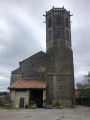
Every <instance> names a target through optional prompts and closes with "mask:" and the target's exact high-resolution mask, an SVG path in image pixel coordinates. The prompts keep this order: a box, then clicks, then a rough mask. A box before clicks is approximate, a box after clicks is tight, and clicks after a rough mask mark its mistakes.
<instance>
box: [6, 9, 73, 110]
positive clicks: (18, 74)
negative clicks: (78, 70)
mask: <svg viewBox="0 0 90 120" xmlns="http://www.w3.org/2000/svg"><path fill="white" fill-rule="evenodd" d="M70 16H71V15H70V11H67V10H66V9H65V8H64V7H63V8H54V7H53V8H52V9H51V10H49V11H48V12H46V14H45V17H46V53H44V52H42V51H40V52H38V53H37V54H34V55H33V56H31V57H29V58H27V59H25V60H23V61H21V62H19V68H18V69H16V70H14V71H12V74H11V83H10V86H9V87H8V88H9V89H10V98H11V101H12V105H13V107H25V106H26V105H28V104H29V102H30V101H35V102H36V103H37V107H39V108H42V107H43V106H44V105H45V101H46V103H47V104H49V102H51V103H52V105H53V106H55V105H56V102H57V101H62V103H63V106H68V107H70V106H71V104H72V101H74V99H75V93H74V89H75V88H74V68H73V51H72V47H71V21H70Z"/></svg>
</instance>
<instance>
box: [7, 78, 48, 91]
mask: <svg viewBox="0 0 90 120" xmlns="http://www.w3.org/2000/svg"><path fill="white" fill-rule="evenodd" d="M33 88H36V89H38V88H39V89H40V88H41V89H45V88H46V82H45V81H43V80H17V81H16V82H14V83H13V84H11V85H10V86H9V87H8V89H33Z"/></svg>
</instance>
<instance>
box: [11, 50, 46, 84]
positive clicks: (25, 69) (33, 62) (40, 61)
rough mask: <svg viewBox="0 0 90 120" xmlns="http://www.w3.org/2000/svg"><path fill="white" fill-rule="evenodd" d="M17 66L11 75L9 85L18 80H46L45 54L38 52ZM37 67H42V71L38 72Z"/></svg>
mask: <svg viewBox="0 0 90 120" xmlns="http://www.w3.org/2000/svg"><path fill="white" fill-rule="evenodd" d="M19 64H20V68H18V69H16V70H14V71H13V72H12V74H11V84H12V83H14V82H15V81H16V80H19V79H20V78H23V79H42V80H46V53H44V52H39V53H37V54H35V55H33V56H31V57H29V58H27V59H25V60H24V61H22V62H20V63H19ZM39 67H43V68H44V71H43V72H40V71H39Z"/></svg>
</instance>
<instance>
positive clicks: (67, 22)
mask: <svg viewBox="0 0 90 120" xmlns="http://www.w3.org/2000/svg"><path fill="white" fill-rule="evenodd" d="M66 27H69V21H68V18H66Z"/></svg>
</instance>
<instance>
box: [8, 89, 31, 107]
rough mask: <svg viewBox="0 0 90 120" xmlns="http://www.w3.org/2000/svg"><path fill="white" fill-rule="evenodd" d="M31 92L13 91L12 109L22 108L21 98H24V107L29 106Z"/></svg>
mask: <svg viewBox="0 0 90 120" xmlns="http://www.w3.org/2000/svg"><path fill="white" fill-rule="evenodd" d="M29 96H30V93H29V90H25V91H23V90H22V91H17V90H11V96H10V98H11V101H12V107H14V108H19V107H20V98H24V107H25V106H26V105H28V104H29Z"/></svg>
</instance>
